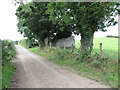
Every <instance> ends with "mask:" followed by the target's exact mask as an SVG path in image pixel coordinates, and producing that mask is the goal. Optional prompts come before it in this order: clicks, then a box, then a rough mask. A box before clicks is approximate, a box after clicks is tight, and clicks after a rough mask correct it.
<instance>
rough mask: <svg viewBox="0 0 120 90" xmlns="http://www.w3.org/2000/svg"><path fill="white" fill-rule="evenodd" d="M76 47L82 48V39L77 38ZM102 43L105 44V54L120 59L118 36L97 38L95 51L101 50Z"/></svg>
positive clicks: (94, 46)
mask: <svg viewBox="0 0 120 90" xmlns="http://www.w3.org/2000/svg"><path fill="white" fill-rule="evenodd" d="M75 43H76V48H80V41H79V40H76V42H75ZM100 43H102V45H103V49H102V50H103V55H104V56H106V57H110V58H111V59H115V60H118V38H95V39H94V41H93V44H94V45H93V52H92V53H96V52H97V53H99V52H100V48H99V47H100V45H99V44H100Z"/></svg>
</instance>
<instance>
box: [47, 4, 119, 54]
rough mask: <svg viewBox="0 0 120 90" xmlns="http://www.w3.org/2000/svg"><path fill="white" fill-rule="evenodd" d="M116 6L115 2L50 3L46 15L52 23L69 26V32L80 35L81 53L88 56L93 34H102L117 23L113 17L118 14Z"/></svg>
mask: <svg viewBox="0 0 120 90" xmlns="http://www.w3.org/2000/svg"><path fill="white" fill-rule="evenodd" d="M118 6H119V3H117V2H89V3H88V2H87V3H86V2H65V3H62V2H59V3H58V2H51V3H48V9H47V11H46V13H47V14H50V16H49V17H50V20H51V21H52V22H53V23H57V22H59V24H61V26H62V25H64V24H67V25H70V26H71V28H72V29H70V31H71V32H73V33H74V34H77V35H79V34H81V53H83V54H85V53H86V54H87V55H89V54H90V52H91V51H92V47H93V46H92V44H93V42H92V41H93V34H94V32H95V31H98V30H101V31H103V32H104V31H106V27H109V26H111V25H115V24H116V23H117V22H116V21H115V19H114V17H115V16H116V15H117V14H118ZM60 28H61V29H60V30H62V28H63V27H60ZM64 30H65V29H64ZM89 48H90V49H89ZM86 50H87V51H86Z"/></svg>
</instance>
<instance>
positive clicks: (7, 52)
mask: <svg viewBox="0 0 120 90" xmlns="http://www.w3.org/2000/svg"><path fill="white" fill-rule="evenodd" d="M15 54H16V53H15V47H14V43H13V42H12V41H11V40H3V41H2V59H3V60H11V58H12V57H15Z"/></svg>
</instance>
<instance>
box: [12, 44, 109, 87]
mask: <svg viewBox="0 0 120 90" xmlns="http://www.w3.org/2000/svg"><path fill="white" fill-rule="evenodd" d="M16 49H17V56H16V58H15V60H13V62H14V63H15V66H16V71H15V75H14V79H13V82H12V83H11V88H108V86H105V85H101V84H99V83H98V82H96V81H94V80H90V79H88V78H85V77H83V76H80V75H77V74H75V73H73V72H72V71H70V70H67V69H65V68H62V67H60V66H59V65H56V64H54V63H52V62H50V61H48V60H46V59H44V58H42V57H40V56H38V55H36V54H34V53H32V52H30V51H28V50H27V49H25V48H23V47H21V46H19V45H16Z"/></svg>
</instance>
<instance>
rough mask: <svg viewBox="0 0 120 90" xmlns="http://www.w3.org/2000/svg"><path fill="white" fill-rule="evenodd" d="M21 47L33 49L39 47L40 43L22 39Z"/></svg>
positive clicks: (20, 41)
mask: <svg viewBox="0 0 120 90" xmlns="http://www.w3.org/2000/svg"><path fill="white" fill-rule="evenodd" d="M18 42H19V45H21V46H23V47H26V48H31V47H35V46H39V43H38V41H34V40H33V41H32V40H29V39H22V40H19V41H18Z"/></svg>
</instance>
